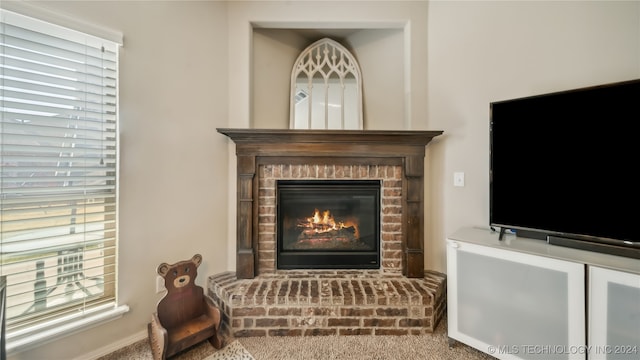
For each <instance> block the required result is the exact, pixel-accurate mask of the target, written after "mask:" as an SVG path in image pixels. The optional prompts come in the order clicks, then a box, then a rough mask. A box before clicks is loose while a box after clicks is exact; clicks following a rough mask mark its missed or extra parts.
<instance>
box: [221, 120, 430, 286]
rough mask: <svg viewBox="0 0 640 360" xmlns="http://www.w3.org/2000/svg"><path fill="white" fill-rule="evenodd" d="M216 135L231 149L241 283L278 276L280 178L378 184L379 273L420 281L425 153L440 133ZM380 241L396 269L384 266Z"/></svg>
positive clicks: (258, 132)
mask: <svg viewBox="0 0 640 360" xmlns="http://www.w3.org/2000/svg"><path fill="white" fill-rule="evenodd" d="M217 130H218V132H220V133H221V134H224V135H226V136H228V137H229V138H231V139H232V140H233V141H234V142H235V143H236V156H237V209H236V211H237V215H236V216H237V221H236V226H237V228H236V235H237V252H236V254H237V257H236V275H237V277H238V278H240V279H252V278H254V277H255V276H256V275H258V274H259V273H272V272H273V271H275V270H276V265H275V257H276V254H275V246H276V244H275V232H276V229H275V227H276V225H275V215H276V209H275V204H274V203H275V200H276V199H275V181H276V180H278V179H285V178H292V179H342V180H345V179H379V180H381V181H382V182H383V188H382V206H383V208H382V211H383V221H382V225H381V238H382V239H381V241H382V245H381V247H382V249H383V250H382V261H381V267H382V270H387V271H396V270H398V271H401V272H402V274H403V275H404V276H406V277H410V278H411V277H422V276H423V275H424V155H425V146H426V145H427V144H428V143H429V142H430V141H431V140H432V139H433V138H434V137H435V136H438V135H440V134H442V131H377V130H278V129H221V128H219V129H217ZM261 171H262V172H263V173H261ZM283 173H284V175H283ZM385 205H390V206H389V207H388V208H385ZM385 211H387V212H389V213H388V214H386V213H384V212H385ZM393 211H397V213H395V214H394V213H393ZM387 215H388V216H387ZM385 218H387V219H388V220H389V221H388V222H385V220H384V219H385ZM385 236H386V237H390V238H391V239H385ZM385 241H389V242H390V244H393V245H391V246H396V247H397V252H399V253H400V261H399V263H398V264H397V265H398V266H397V269H396V268H395V267H393V266H392V265H391V263H392V262H387V263H386V265H385V260H387V259H385V257H384V256H385ZM390 252H391V250H390Z"/></svg>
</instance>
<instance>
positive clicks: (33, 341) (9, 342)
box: [0, 2, 129, 354]
mask: <svg viewBox="0 0 640 360" xmlns="http://www.w3.org/2000/svg"><path fill="white" fill-rule="evenodd" d="M0 12H2V13H3V16H5V15H4V14H8V13H12V14H13V15H12V16H15V15H17V16H24V17H27V18H31V19H33V20H34V21H40V22H42V23H43V24H44V26H54V27H60V28H64V29H62V30H61V31H62V32H66V33H67V34H71V33H73V32H78V35H79V36H87V37H89V38H91V37H94V38H97V39H99V40H100V41H107V42H110V43H113V45H115V48H116V60H115V61H116V79H115V81H116V83H117V82H119V79H118V76H117V74H119V69H118V66H119V60H118V50H117V49H119V48H120V47H121V46H122V38H123V37H122V34H120V33H118V32H114V31H111V30H108V29H105V28H101V27H98V26H93V25H91V24H88V23H85V22H82V21H79V20H77V19H75V18H71V17H69V16H65V15H63V14H60V13H54V12H51V11H49V10H47V9H44V8H40V7H37V6H34V5H31V4H28V3H24V2H4V3H3V4H2V6H1V7H0ZM117 89H118V87H117V86H116V95H115V101H116V103H115V139H114V141H115V150H114V151H115V160H114V161H115V180H114V181H115V185H114V187H115V189H114V190H115V198H114V199H115V200H114V201H115V205H114V206H115V208H116V211H115V220H114V222H115V226H114V229H113V232H114V233H115V245H114V252H115V254H114V256H115V257H116V260H115V261H114V265H113V266H114V269H115V270H114V278H115V279H114V285H113V300H112V301H110V302H107V303H103V304H101V305H98V306H92V307H85V306H84V305H78V306H76V308H77V309H80V310H81V311H75V312H71V313H68V314H66V315H63V316H57V317H53V318H48V319H46V320H44V321H39V322H34V323H33V324H30V325H28V326H24V327H20V328H17V329H16V330H14V331H11V330H10V331H8V332H7V333H6V352H7V353H8V354H12V353H17V352H20V351H24V350H27V349H29V348H33V347H37V346H40V345H42V344H43V343H46V342H50V341H53V340H56V339H59V338H61V337H64V336H67V335H70V334H72V333H75V332H77V331H79V330H82V329H85V328H88V327H93V326H95V325H97V324H100V323H104V322H107V321H111V320H114V319H117V318H120V317H122V316H123V315H124V314H125V313H127V312H128V311H129V307H128V306H127V305H125V304H119V303H118V295H117V293H118V276H117V273H118V272H117V254H118V252H117V246H118V245H117V243H118V235H117V234H118V225H117V222H118V219H117V214H118V211H117V207H118V188H119V187H118V185H117V183H118V179H117V177H118V174H119V161H120V159H119V130H118V122H119V116H118V108H119V106H118V94H117V91H118V90H117ZM0 273H2V272H1V271H0Z"/></svg>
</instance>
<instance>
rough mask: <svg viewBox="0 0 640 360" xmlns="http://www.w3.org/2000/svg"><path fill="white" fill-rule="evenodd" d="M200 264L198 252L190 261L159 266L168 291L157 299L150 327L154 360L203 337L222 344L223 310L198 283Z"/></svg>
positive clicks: (219, 344) (189, 345)
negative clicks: (221, 319) (221, 317)
mask: <svg viewBox="0 0 640 360" xmlns="http://www.w3.org/2000/svg"><path fill="white" fill-rule="evenodd" d="M200 263H202V256H201V255H200V254H196V255H194V256H193V257H192V258H191V259H189V260H184V261H180V262H177V263H175V264H172V265H169V264H167V263H162V264H160V265H159V266H158V269H157V271H158V274H159V275H160V276H162V277H163V278H164V284H165V287H166V288H167V293H166V295H165V296H164V297H163V298H162V299H161V300H160V301H159V302H158V307H157V311H156V312H155V313H153V314H152V315H151V322H150V323H149V324H148V326H147V328H148V332H149V343H150V345H151V352H152V353H153V358H154V359H155V360H160V359H162V360H164V359H167V358H168V357H171V356H173V355H175V354H177V353H178V352H180V351H182V350H184V349H186V348H188V347H191V346H193V345H196V344H198V343H200V342H202V341H204V340H209V342H210V343H211V345H213V347H215V348H216V349H220V348H221V347H222V340H221V339H220V337H219V333H218V332H219V329H220V310H219V309H218V308H216V307H215V306H214V305H213V303H212V302H211V299H209V298H208V297H206V296H204V290H203V289H202V287H201V286H198V285H196V283H195V279H196V276H197V268H198V266H199V265H200Z"/></svg>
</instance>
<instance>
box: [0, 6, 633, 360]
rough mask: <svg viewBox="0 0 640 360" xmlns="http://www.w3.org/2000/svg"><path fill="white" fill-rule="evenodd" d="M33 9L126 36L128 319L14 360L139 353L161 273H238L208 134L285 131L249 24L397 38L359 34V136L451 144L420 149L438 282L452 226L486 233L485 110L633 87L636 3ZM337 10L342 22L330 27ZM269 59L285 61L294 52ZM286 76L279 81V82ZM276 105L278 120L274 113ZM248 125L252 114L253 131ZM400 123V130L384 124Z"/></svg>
mask: <svg viewBox="0 0 640 360" xmlns="http://www.w3.org/2000/svg"><path fill="white" fill-rule="evenodd" d="M40 4H41V5H42V6H45V7H48V8H51V9H55V10H56V11H61V12H64V13H67V14H69V15H71V16H73V17H77V18H80V19H84V20H86V21H87V22H91V23H95V24H98V25H100V26H104V27H107V28H111V29H114V30H117V31H121V32H122V33H123V34H124V47H123V48H122V53H121V65H120V66H121V67H120V70H121V82H120V120H121V128H120V129H121V169H120V252H119V256H120V257H119V272H120V277H119V281H120V283H119V297H120V301H121V302H122V303H126V304H128V305H129V306H130V307H131V311H130V312H129V313H128V314H126V315H125V316H124V317H123V318H121V319H119V320H116V321H113V322H110V323H108V324H105V325H101V326H98V327H95V328H93V329H90V330H88V331H86V332H83V333H80V334H76V335H72V336H69V337H67V338H65V339H62V340H58V341H56V342H53V343H49V344H45V345H43V346H40V347H38V348H36V349H34V350H31V351H27V352H23V353H20V354H17V355H14V356H11V358H12V359H41V358H42V359H44V358H46V359H72V358H87V357H90V356H91V355H95V354H97V353H99V352H100V351H103V350H104V349H107V348H108V347H109V346H112V345H113V344H117V343H124V342H126V341H127V340H129V339H140V338H141V337H143V336H144V334H145V331H146V323H147V322H148V320H149V316H150V313H151V312H152V311H153V310H154V309H155V304H156V302H157V301H158V300H159V298H160V296H159V295H157V294H155V288H154V284H155V268H156V266H157V265H158V264H159V263H160V262H163V261H169V262H171V261H174V260H176V261H177V260H178V259H183V258H187V257H191V256H192V255H193V254H194V253H196V252H199V253H201V254H202V255H203V257H204V263H203V265H202V266H201V267H200V269H199V274H200V276H199V280H198V282H199V283H200V284H201V285H204V284H205V279H206V277H207V276H208V275H212V274H214V273H217V272H221V271H225V270H232V269H234V267H235V255H234V254H235V214H234V211H235V155H234V153H235V149H234V146H233V144H232V143H230V141H228V139H227V138H226V137H224V136H222V135H220V134H218V133H217V132H216V130H215V129H216V128H217V127H249V126H252V125H258V124H260V125H261V127H286V126H287V125H286V124H287V123H288V107H287V106H288V105H287V103H286V98H285V97H283V95H282V94H281V93H282V91H283V90H285V89H286V91H287V92H288V85H283V84H282V83H279V84H278V85H276V88H275V89H276V90H277V91H272V93H273V94H267V93H265V92H264V91H262V90H261V89H264V88H265V87H266V88H268V79H265V78H264V77H260V76H257V74H258V73H260V72H261V71H268V69H261V66H262V65H260V64H262V62H263V61H265V59H264V57H263V58H261V59H259V61H258V63H257V64H254V65H251V59H252V56H253V55H252V52H253V51H254V50H255V51H256V53H257V56H259V55H264V52H263V51H267V52H268V51H269V50H265V49H264V47H265V46H266V45H268V43H269V42H272V41H276V42H277V41H279V40H278V39H280V35H278V36H276V37H275V38H274V37H273V36H270V34H269V32H259V33H256V34H255V36H254V33H253V29H252V27H251V26H249V24H252V23H254V24H256V23H260V24H261V26H263V27H267V28H276V29H277V28H283V24H285V23H286V24H289V23H291V22H293V21H300V22H301V23H308V22H310V21H312V22H315V23H316V24H319V26H324V27H329V28H339V27H340V26H341V25H344V23H356V25H357V26H358V27H361V28H366V27H372V28H379V27H381V25H380V21H381V19H387V20H389V22H391V23H392V24H393V25H392V26H391V27H390V29H387V30H385V31H386V32H388V36H379V35H378V34H376V35H375V36H374V35H372V34H371V33H369V32H364V33H360V34H357V33H356V34H354V35H351V36H350V41H352V42H353V46H354V48H357V49H358V51H359V53H361V54H362V56H366V59H365V60H364V61H363V68H364V67H366V68H367V69H368V70H367V71H368V72H371V73H376V74H377V77H375V78H374V79H375V83H374V85H375V86H374V88H370V90H366V88H365V91H369V92H368V93H367V96H370V97H371V98H370V100H369V101H368V103H369V104H368V105H367V106H368V107H367V108H366V111H367V112H366V113H365V114H366V115H365V116H367V117H366V118H365V123H366V122H367V118H370V119H371V120H370V121H371V122H370V124H369V125H370V126H371V128H380V129H433V130H444V135H442V136H440V137H438V138H436V140H434V142H433V143H431V144H429V146H428V151H427V159H426V165H427V171H428V179H427V181H426V186H427V190H426V198H427V199H428V200H430V204H427V205H426V208H425V213H426V221H427V224H428V225H429V226H428V227H427V229H426V232H425V237H426V249H425V253H426V255H425V258H426V259H425V260H426V262H425V266H426V268H427V269H434V270H438V271H444V269H445V266H446V264H445V256H444V239H445V237H446V236H447V235H448V234H450V233H452V232H453V231H455V230H456V229H457V228H458V227H461V226H467V225H477V226H485V227H486V226H487V222H488V203H489V202H488V199H489V194H488V163H489V153H488V149H489V138H488V103H489V102H490V101H493V100H500V99H506V98H512V97H517V96H525V95H532V94H536V93H540V92H547V91H554V90H562V89H565V88H572V87H577V86H586V85H592V84H597V83H603V82H610V81H617V80H625V79H630V78H640V3H639V2H628V1H625V2H611V1H605V2H597V1H588V2H587V1H585V2H553V1H552V2H541V1H535V2H504V1H499V2H481V1H473V2H456V1H434V2H425V1H410V2H407V3H402V2H398V1H395V2H391V3H384V2H380V1H371V2H364V1H356V2H352V3H350V2H331V3H329V2H322V3H315V2H309V1H304V2H296V1H283V2H278V3H275V2H266V1H257V2H248V1H233V2H230V3H226V2H222V1H194V2H190V1H167V2H161V1H113V2H102V1H84V2H80V1H68V2H54V1H44V2H42V3H40ZM329 5H330V6H329ZM336 9H337V10H339V11H340V12H339V13H338V15H333V13H332V11H334V10H336ZM274 24H275V25H274ZM372 24H373V25H372ZM399 24H405V25H402V26H401V25H399ZM407 24H410V25H409V26H408V27H407ZM287 26H289V25H287ZM385 31H382V30H380V32H385ZM297 36H298V35H296V34H293V35H291V34H289V35H286V36H284V37H285V38H287V37H293V38H296V37H297ZM256 39H257V41H256V43H255V44H254V43H252V41H253V40H256ZM274 39H275V40H274ZM295 41H299V39H298V40H294V42H295ZM371 41H373V43H372V42H371ZM385 43H386V44H387V45H386V46H389V47H390V48H391V49H392V51H389V52H386V53H384V56H392V54H394V53H397V52H398V50H400V51H402V61H401V62H402V71H401V75H397V74H398V73H396V72H395V71H397V69H389V71H390V73H391V74H393V75H389V73H384V71H385V69H386V67H387V66H386V65H387V62H388V61H392V60H395V61H397V58H394V59H386V58H385V57H381V58H380V59H376V56H378V55H376V56H372V55H371V54H380V50H379V49H380V46H379V44H385ZM278 46H281V47H282V48H284V49H288V50H286V51H289V52H291V53H294V52H295V51H294V50H293V49H295V48H297V47H298V46H300V44H298V43H296V44H295V45H289V44H278ZM255 65H257V67H256V66H255ZM264 66H267V65H264ZM279 71H280V72H284V73H287V76H288V73H289V71H288V70H286V71H285V70H279ZM252 75H253V76H256V78H257V79H258V80H257V81H256V82H255V83H254V82H253V81H252ZM372 76H373V75H372ZM385 76H386V77H385ZM398 77H401V78H402V81H400V82H399V81H398ZM368 81H370V80H369V78H365V83H367V82H368ZM371 81H373V80H371ZM287 84H288V83H287ZM254 86H255V88H254ZM365 86H370V85H369V84H367V85H365ZM385 86H389V87H390V88H391V89H393V91H392V93H393V94H392V95H391V96H392V97H393V99H394V100H393V103H394V105H393V106H391V107H387V106H385V104H384V101H382V100H383V99H384V98H385V94H384V91H383V90H380V89H381V88H383V87H385ZM398 91H402V92H403V93H402V94H399V95H398V94H397V92H398ZM272 96H273V97H272ZM398 99H399V100H398ZM398 101H400V102H402V106H398V104H397V102H398ZM377 103H381V106H380V108H376V106H378V105H377ZM270 104H273V105H274V108H275V109H277V110H269V109H270ZM374 104H376V105H374ZM256 110H260V111H261V113H260V115H257V114H254V115H255V116H254V117H253V119H252V116H251V112H252V111H256ZM265 111H267V112H268V113H265ZM399 112H401V113H402V115H400V116H399V117H398V118H399V119H401V121H399V122H397V123H394V124H390V123H389V122H388V121H389V120H388V119H389V118H392V117H394V115H395V114H396V113H399ZM283 114H284V115H286V118H285V119H282V117H283V116H284V115H283ZM254 120H255V124H254V123H253V121H254ZM395 124H397V126H395ZM545 130H552V129H545ZM454 171H464V172H465V174H466V186H465V187H463V188H454V187H453V185H452V175H453V172H454ZM514 176H515V175H514Z"/></svg>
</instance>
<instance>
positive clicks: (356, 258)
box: [276, 179, 382, 270]
mask: <svg viewBox="0 0 640 360" xmlns="http://www.w3.org/2000/svg"><path fill="white" fill-rule="evenodd" d="M381 189H382V181H381V180H328V179H327V180H277V181H276V207H277V210H276V224H277V225H276V232H277V234H276V243H277V246H276V248H277V251H276V252H277V254H276V267H277V268H278V269H283V270H291V269H379V268H380V263H381V251H380V248H381V230H380V229H381V226H380V223H381V216H382V215H381V191H382V190H381ZM300 194H302V195H300ZM285 202H287V203H286V204H285ZM336 202H338V203H339V204H336V205H338V206H337V209H336V207H335V206H334V209H333V210H334V211H336V210H337V211H336V215H337V216H340V215H344V214H340V208H341V207H342V208H344V207H345V206H346V207H349V206H352V207H356V208H360V212H361V213H362V212H364V214H361V215H368V216H366V219H363V220H362V222H363V223H361V224H360V225H361V228H363V229H361V230H362V231H363V233H364V234H362V235H361V236H360V238H359V239H358V245H359V247H358V248H353V249H345V248H339V249H332V248H319V249H304V248H302V249H301V248H292V247H291V246H290V245H286V244H284V243H285V236H289V235H286V234H287V233H289V234H290V233H291V223H290V221H291V220H288V221H287V223H288V224H289V225H288V226H286V225H285V221H284V219H285V218H286V217H287V216H289V217H291V216H290V215H291V214H290V212H291V211H292V207H297V206H299V210H296V212H297V213H298V214H299V215H305V216H311V215H312V212H313V211H314V207H316V208H323V207H324V206H323V205H326V204H330V203H332V204H335V203H336ZM319 210H320V211H322V210H324V209H319ZM307 214H308V215H307ZM288 241H289V242H290V241H291V239H288Z"/></svg>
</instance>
